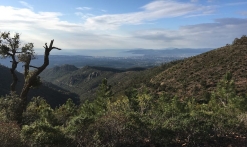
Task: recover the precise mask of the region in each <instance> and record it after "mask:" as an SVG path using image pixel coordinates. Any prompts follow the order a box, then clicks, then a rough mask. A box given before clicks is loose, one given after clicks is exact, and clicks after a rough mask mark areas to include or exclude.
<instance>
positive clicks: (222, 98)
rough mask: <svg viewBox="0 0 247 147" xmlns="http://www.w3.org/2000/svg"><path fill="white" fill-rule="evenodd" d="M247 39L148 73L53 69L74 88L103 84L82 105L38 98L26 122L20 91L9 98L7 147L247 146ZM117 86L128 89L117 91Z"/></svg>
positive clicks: (0, 117)
mask: <svg viewBox="0 0 247 147" xmlns="http://www.w3.org/2000/svg"><path fill="white" fill-rule="evenodd" d="M246 43H247V37H246V36H243V37H242V38H240V39H235V40H234V42H233V43H232V44H231V45H227V46H225V47H222V48H219V49H216V50H213V51H210V52H207V53H204V54H201V55H199V56H195V57H191V58H188V59H185V60H179V61H174V62H171V63H167V64H164V65H162V66H159V67H155V68H151V69H146V70H142V71H136V70H135V71H121V70H115V69H111V68H105V67H85V68H84V69H83V68H82V69H77V68H75V67H73V66H70V65H64V66H62V67H56V68H53V69H50V70H47V72H46V73H45V75H46V76H47V78H48V77H49V78H50V80H52V81H53V82H58V83H62V82H64V83H66V84H67V86H68V87H69V86H71V87H72V88H75V87H73V86H74V85H75V84H78V85H79V84H80V83H82V84H81V85H85V86H86V85H87V84H88V83H94V86H96V85H97V84H96V83H97V82H98V81H99V80H98V81H97V82H96V80H95V81H93V79H97V78H98V79H100V80H101V84H99V85H98V86H97V88H96V87H95V89H96V91H95V92H94V93H95V94H94V96H93V97H94V98H91V99H90V98H89V100H90V101H89V100H84V101H82V102H81V103H80V105H75V104H74V103H73V101H72V100H70V99H69V100H68V101H67V102H66V103H64V104H63V105H61V106H59V107H57V108H51V106H50V104H49V103H48V102H47V101H45V100H44V99H42V98H40V97H35V98H32V101H31V102H29V103H28V105H27V109H26V111H25V112H24V113H23V116H22V119H23V123H22V124H21V125H20V124H19V125H18V124H17V123H16V121H15V119H14V118H15V117H14V114H15V111H16V107H15V104H18V103H19V97H18V96H17V95H15V94H9V95H7V96H2V97H1V98H0V125H1V127H0V134H1V135H0V146H6V147H8V146H9V147H10V146H20V147H25V146H74V147H75V146H103V147H104V146H105V147H108V146H115V147H122V146H136V147H139V146H148V147H159V146H188V147H191V146H213V147H218V146H247V139H246V137H247V131H246V130H247V96H246V92H247V88H246V84H244V83H245V81H246V78H247V77H246V76H245V74H246V63H245V61H246V57H247V56H246V51H247V44H246ZM57 72H58V73H57ZM55 74H57V77H55ZM48 75H49V76H48ZM100 75H102V76H101V77H100ZM67 76H68V77H73V78H68V77H67ZM107 76H108V77H109V78H108V77H107ZM106 77H107V78H106ZM110 80H112V81H114V82H116V83H118V84H119V83H121V82H122V83H124V84H122V85H121V84H119V87H118V86H116V85H117V84H116V85H111V84H110V82H109V81H110ZM118 80H119V81H118ZM120 80H121V81H120ZM10 81H11V80H10ZM114 82H112V83H114ZM91 86H92V85H91ZM94 86H92V87H94ZM89 87H90V86H89ZM114 87H118V89H122V90H119V92H118V91H115V93H114V91H113V89H114ZM195 87H197V88H195ZM72 88H71V89H69V90H71V91H72ZM76 88H78V89H79V88H80V87H76ZM83 88H85V87H83Z"/></svg>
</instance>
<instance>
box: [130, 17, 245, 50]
mask: <svg viewBox="0 0 247 147" xmlns="http://www.w3.org/2000/svg"><path fill="white" fill-rule="evenodd" d="M245 26H247V19H238V18H224V19H217V20H215V22H214V23H204V24H197V25H189V26H183V27H181V28H179V29H178V30H165V29H163V30H157V29H155V30H146V31H137V32H135V33H134V34H133V36H135V37H136V38H141V39H145V40H146V41H147V42H151V41H153V42H155V43H157V44H159V46H162V44H163V46H170V47H181V48H183V47H195V48H198V47H212V48H215V47H221V46H224V45H225V44H227V43H231V42H232V41H233V39H234V38H236V37H241V36H242V35H244V34H247V30H246V29H245ZM226 34H227V35H226Z"/></svg>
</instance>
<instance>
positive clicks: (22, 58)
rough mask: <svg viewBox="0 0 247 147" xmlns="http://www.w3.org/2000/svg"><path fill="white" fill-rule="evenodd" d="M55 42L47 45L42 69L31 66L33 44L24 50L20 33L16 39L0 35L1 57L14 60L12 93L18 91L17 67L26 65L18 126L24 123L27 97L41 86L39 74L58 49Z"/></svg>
mask: <svg viewBox="0 0 247 147" xmlns="http://www.w3.org/2000/svg"><path fill="white" fill-rule="evenodd" d="M53 42H54V40H51V42H50V45H49V47H48V46H47V43H45V46H44V48H45V55H44V63H43V65H41V66H40V67H35V66H32V65H30V62H31V60H32V59H33V58H34V53H35V52H34V50H33V47H34V45H33V43H27V44H25V45H24V46H23V47H22V48H20V46H21V42H20V35H19V33H16V34H15V35H14V37H11V35H10V33H9V32H3V33H1V34H0V55H1V56H2V57H3V58H6V57H10V58H11V59H12V61H11V62H12V67H11V68H10V71H11V74H12V77H13V83H12V84H11V91H12V92H15V91H16V89H15V88H16V84H17V81H18V78H17V76H16V73H15V70H16V67H17V64H18V63H19V62H23V63H24V78H25V83H24V86H23V87H22V91H21V93H20V95H19V96H20V98H21V101H20V104H19V107H18V109H17V111H16V112H15V113H16V116H17V118H16V120H17V122H18V124H21V122H22V113H23V112H24V111H25V110H26V107H27V95H28V92H29V90H30V88H32V87H36V86H38V85H40V84H41V83H40V77H39V74H40V73H41V72H43V71H44V69H45V68H46V67H47V66H48V65H49V55H50V51H51V50H52V49H58V50H61V49H59V48H57V47H53ZM16 57H17V58H18V61H17V60H16ZM30 67H33V68H35V70H33V71H30V70H29V68H30Z"/></svg>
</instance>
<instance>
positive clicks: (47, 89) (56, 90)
mask: <svg viewBox="0 0 247 147" xmlns="http://www.w3.org/2000/svg"><path fill="white" fill-rule="evenodd" d="M17 76H18V79H19V81H18V83H17V93H20V91H21V87H22V85H23V83H24V79H23V75H22V74H21V73H19V72H17ZM0 81H1V82H0V95H1V96H4V95H6V94H9V92H10V84H11V83H12V76H11V74H10V71H9V68H7V67H5V66H3V65H0ZM34 96H41V97H43V98H44V99H46V100H47V102H48V103H49V104H50V105H51V106H52V107H56V106H59V105H61V104H63V103H65V102H66V101H67V99H68V98H71V99H72V100H73V101H74V102H76V103H77V104H78V103H79V99H78V95H76V94H73V93H71V92H69V91H67V90H64V89H62V88H60V87H58V86H56V85H54V84H51V83H49V82H45V81H44V82H43V84H42V85H41V86H40V87H38V88H36V89H31V90H30V92H29V99H31V98H32V97H34Z"/></svg>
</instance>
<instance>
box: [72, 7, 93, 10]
mask: <svg viewBox="0 0 247 147" xmlns="http://www.w3.org/2000/svg"><path fill="white" fill-rule="evenodd" d="M76 9H77V10H91V9H92V8H90V7H77V8H76Z"/></svg>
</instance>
